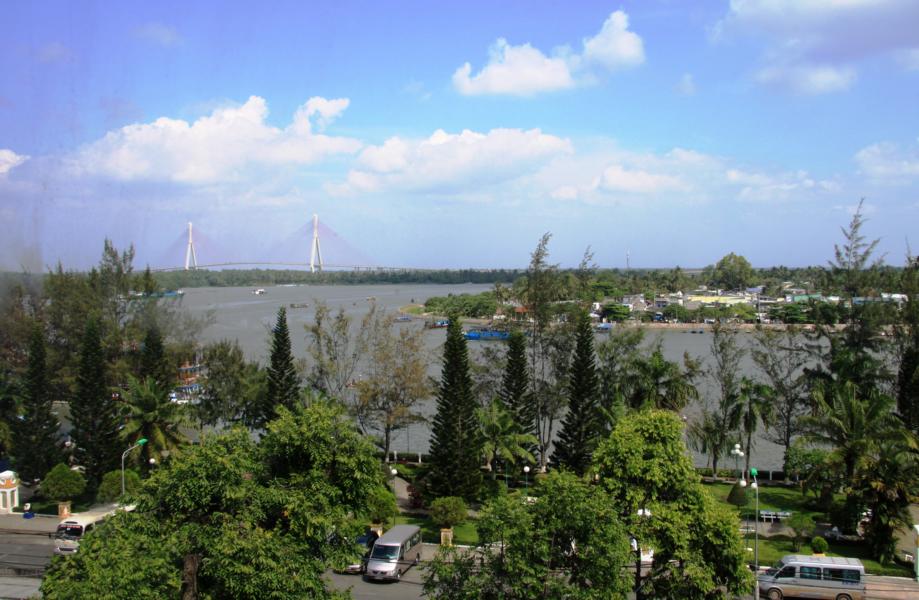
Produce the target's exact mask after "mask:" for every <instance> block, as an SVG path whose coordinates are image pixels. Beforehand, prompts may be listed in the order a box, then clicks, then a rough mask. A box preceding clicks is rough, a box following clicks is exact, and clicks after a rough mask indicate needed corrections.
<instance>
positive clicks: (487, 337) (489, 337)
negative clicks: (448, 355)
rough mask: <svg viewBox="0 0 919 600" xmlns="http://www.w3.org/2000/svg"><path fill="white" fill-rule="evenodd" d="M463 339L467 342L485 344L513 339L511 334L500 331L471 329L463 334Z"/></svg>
mask: <svg viewBox="0 0 919 600" xmlns="http://www.w3.org/2000/svg"><path fill="white" fill-rule="evenodd" d="M463 337H465V338H466V339H467V340H479V341H483V342H490V341H503V340H507V339H509V338H510V337H511V332H509V331H502V330H500V329H470V330H469V331H466V332H463Z"/></svg>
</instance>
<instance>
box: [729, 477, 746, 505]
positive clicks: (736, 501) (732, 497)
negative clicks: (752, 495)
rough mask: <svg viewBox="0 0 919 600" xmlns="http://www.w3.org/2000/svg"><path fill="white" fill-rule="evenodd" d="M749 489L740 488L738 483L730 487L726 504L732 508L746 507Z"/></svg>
mask: <svg viewBox="0 0 919 600" xmlns="http://www.w3.org/2000/svg"><path fill="white" fill-rule="evenodd" d="M748 492H749V489H748V488H747V487H746V486H741V485H740V482H737V483H735V484H734V485H732V486H731V492H730V493H729V494H728V502H729V503H730V504H733V505H734V506H746V504H747V501H748V498H749V493H748Z"/></svg>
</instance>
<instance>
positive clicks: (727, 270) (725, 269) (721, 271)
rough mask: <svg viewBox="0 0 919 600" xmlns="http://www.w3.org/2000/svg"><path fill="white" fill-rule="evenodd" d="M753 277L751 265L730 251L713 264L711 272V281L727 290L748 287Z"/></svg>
mask: <svg viewBox="0 0 919 600" xmlns="http://www.w3.org/2000/svg"><path fill="white" fill-rule="evenodd" d="M754 277H755V274H754V271H753V267H752V266H750V262H749V261H748V260H747V259H746V258H744V257H743V256H739V255H737V254H734V253H733V252H731V253H730V254H727V255H725V256H724V257H722V258H721V260H719V261H718V263H717V264H716V265H715V269H714V271H713V272H712V279H711V283H712V284H713V285H716V286H718V287H721V288H725V289H728V290H738V289H743V288H746V287H749V286H750V285H751V284H752V283H753V279H754Z"/></svg>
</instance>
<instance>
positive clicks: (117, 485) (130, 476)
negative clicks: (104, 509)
mask: <svg viewBox="0 0 919 600" xmlns="http://www.w3.org/2000/svg"><path fill="white" fill-rule="evenodd" d="M140 486H141V481H140V475H138V474H137V471H135V470H134V469H125V471H124V491H125V494H127V495H128V496H134V495H135V494H137V492H139V491H140ZM96 500H98V501H99V502H104V503H109V502H116V501H117V502H121V501H122V498H121V471H120V470H118V471H109V472H108V473H106V474H105V475H103V476H102V483H100V484H99V489H98V490H96Z"/></svg>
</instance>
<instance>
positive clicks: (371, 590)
mask: <svg viewBox="0 0 919 600" xmlns="http://www.w3.org/2000/svg"><path fill="white" fill-rule="evenodd" d="M326 579H328V580H329V581H330V582H331V583H332V587H333V588H334V589H336V590H347V589H349V588H350V589H351V597H352V598H354V600H376V599H377V598H379V599H381V600H389V599H393V600H397V599H398V600H402V599H412V600H414V599H415V598H421V597H422V596H421V569H419V568H418V567H412V568H411V569H409V570H408V571H407V572H406V573H405V574H404V575H402V579H401V580H400V581H394V582H388V581H387V582H376V581H364V580H363V579H362V578H361V576H360V575H339V574H338V573H332V572H331V571H329V572H328V573H326Z"/></svg>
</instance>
